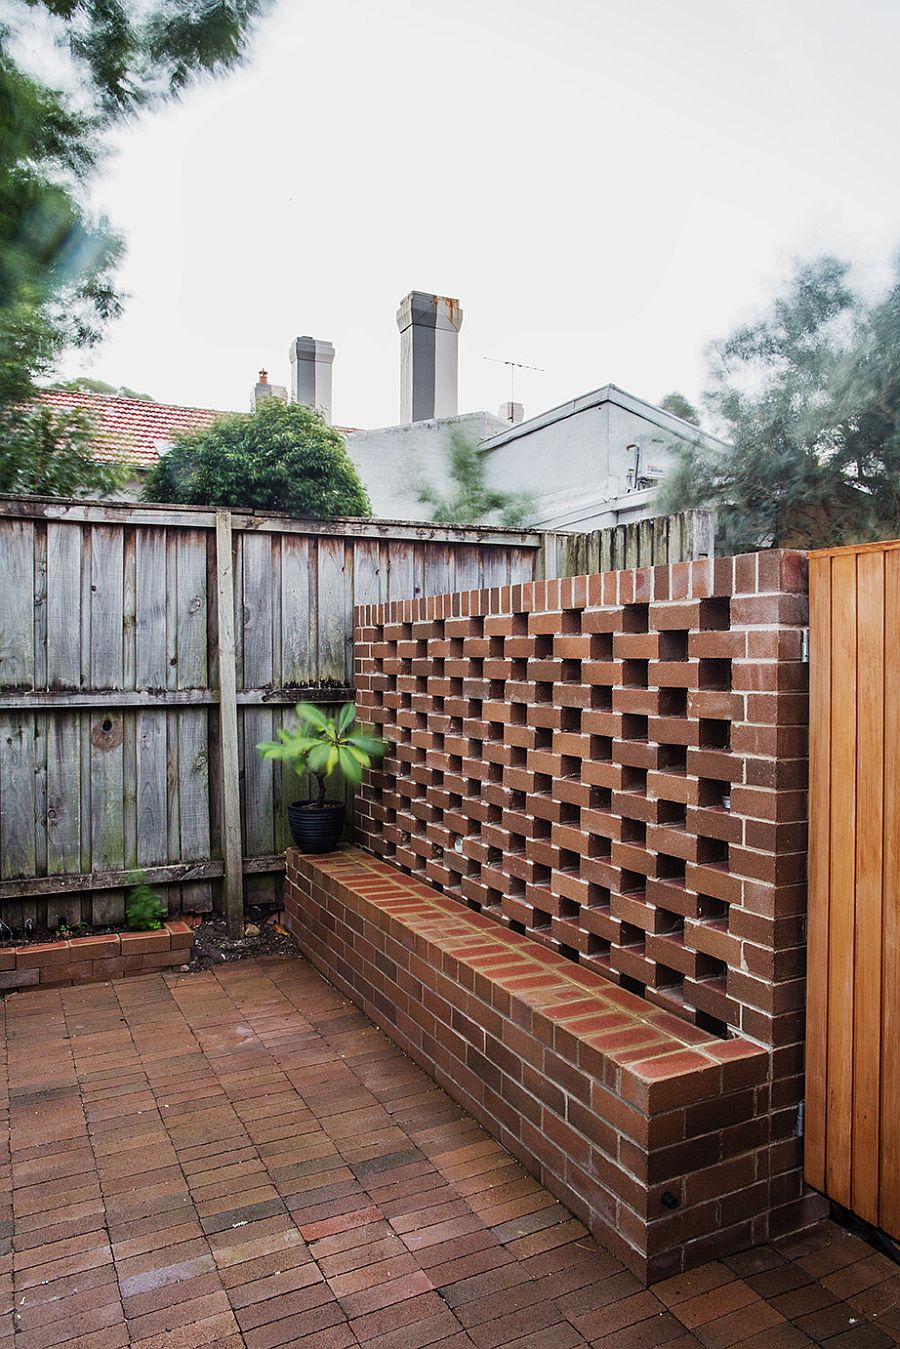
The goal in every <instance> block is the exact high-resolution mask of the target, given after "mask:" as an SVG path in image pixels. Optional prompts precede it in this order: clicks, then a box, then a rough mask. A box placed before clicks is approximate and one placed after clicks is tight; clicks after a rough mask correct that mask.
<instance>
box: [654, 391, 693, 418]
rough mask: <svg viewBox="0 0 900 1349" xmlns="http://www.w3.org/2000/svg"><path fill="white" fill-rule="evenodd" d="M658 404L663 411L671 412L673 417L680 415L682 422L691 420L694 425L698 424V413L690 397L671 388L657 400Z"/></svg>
mask: <svg viewBox="0 0 900 1349" xmlns="http://www.w3.org/2000/svg"><path fill="white" fill-rule="evenodd" d="M659 406H660V407H661V408H662V410H663V412H671V413H672V416H673V417H680V418H681V420H682V421H683V422H691V423H692V424H693V425H694V426H699V425H700V414H699V412H698V411H697V409H696V408H695V407H694V405H693V403H692V402H691V401H690V399H688V398H685V396H684V394H683V393H679V392H678V391H677V389H673V390H672V392H671V393H667V394H666V395H665V397H664V398H661V399H660V400H659Z"/></svg>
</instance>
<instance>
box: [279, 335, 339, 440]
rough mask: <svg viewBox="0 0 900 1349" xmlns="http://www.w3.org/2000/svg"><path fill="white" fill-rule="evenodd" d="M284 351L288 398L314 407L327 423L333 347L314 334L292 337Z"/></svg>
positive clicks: (329, 410) (329, 405)
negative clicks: (287, 363) (287, 366)
mask: <svg viewBox="0 0 900 1349" xmlns="http://www.w3.org/2000/svg"><path fill="white" fill-rule="evenodd" d="M288 355H289V356H290V358H291V398H292V399H293V401H294V402H295V403H305V404H306V405H307V407H311V408H316V409H317V410H318V411H319V412H321V414H322V416H323V417H324V418H325V420H326V422H327V423H328V425H329V426H330V425H331V367H332V365H333V364H334V347H333V346H332V344H331V343H330V342H319V341H317V339H316V338H315V337H295V338H294V340H293V342H292V343H291V345H290V348H289V350H288Z"/></svg>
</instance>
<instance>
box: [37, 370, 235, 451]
mask: <svg viewBox="0 0 900 1349" xmlns="http://www.w3.org/2000/svg"><path fill="white" fill-rule="evenodd" d="M40 397H41V402H42V403H44V404H46V405H47V406H48V407H51V408H53V409H54V410H55V411H56V412H75V411H77V412H86V413H88V414H89V415H90V416H92V417H93V418H94V419H95V420H96V423H97V452H96V454H97V458H98V459H117V458H120V457H121V458H124V459H127V460H128V461H129V462H131V463H133V464H134V465H135V466H136V467H138V468H150V467H151V466H152V465H153V464H155V463H156V461H157V459H158V458H159V446H160V445H166V444H168V443H169V442H170V441H171V439H172V436H173V435H174V433H175V432H176V431H194V430H197V429H199V428H200V427H204V426H209V425H210V423H211V422H214V421H215V420H216V418H217V417H227V416H228V415H229V414H228V413H227V412H224V411H221V410H217V409H215V408H184V407H175V406H173V405H172V404H171V403H148V402H145V401H144V400H142V399H140V398H117V397H116V396H115V395H114V394H107V393H74V392H70V391H69V390H67V389H42V390H41V395H40Z"/></svg>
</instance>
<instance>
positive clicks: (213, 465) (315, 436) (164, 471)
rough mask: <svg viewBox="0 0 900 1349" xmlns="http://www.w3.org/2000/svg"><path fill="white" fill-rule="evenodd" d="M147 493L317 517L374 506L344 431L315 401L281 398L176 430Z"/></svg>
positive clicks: (160, 498) (200, 503) (359, 512)
mask: <svg viewBox="0 0 900 1349" xmlns="http://www.w3.org/2000/svg"><path fill="white" fill-rule="evenodd" d="M143 495H144V500H145V501H174V502H179V503H180V504H181V505H196V506H237V507H243V508H244V509H248V510H263V511H267V510H269V511H287V512H288V514H289V515H294V516H307V517H311V518H313V519H328V518H330V517H333V516H335V515H365V516H368V515H371V514H372V507H371V505H370V503H369V498H368V494H367V493H366V489H365V488H364V487H363V485H362V483H361V482H360V479H359V475H358V473H357V472H356V469H355V467H354V466H353V461H352V460H351V458H350V456H349V454H348V453H347V448H346V446H345V445H344V442H343V440H342V439H341V435H340V433H339V432H338V431H335V429H334V427H333V426H328V424H327V423H326V422H325V421H324V419H323V418H322V416H321V415H320V414H319V413H318V412H316V411H315V410H314V409H313V408H309V407H306V406H305V405H304V404H303V403H285V402H284V401H283V400H282V399H281V398H267V399H266V401H265V402H264V403H262V404H261V405H260V406H259V407H258V408H256V409H255V411H253V412H238V413H234V414H233V415H231V416H227V417H220V418H219V419H218V420H216V421H215V422H213V424H212V425H211V426H208V427H204V428H203V429H202V430H200V431H190V432H186V433H184V434H182V435H179V436H176V437H175V443H174V444H173V446H172V448H171V449H170V450H168V451H167V452H166V453H165V454H164V455H163V456H162V458H161V459H160V460H159V462H158V463H157V464H155V465H154V466H153V468H152V469H151V470H150V472H149V473H148V474H147V478H146V481H145V483H144V491H143Z"/></svg>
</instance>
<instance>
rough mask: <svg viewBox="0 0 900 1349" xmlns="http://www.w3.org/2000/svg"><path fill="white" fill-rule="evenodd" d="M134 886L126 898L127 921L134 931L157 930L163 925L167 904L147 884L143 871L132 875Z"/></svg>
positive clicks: (130, 928)
mask: <svg viewBox="0 0 900 1349" xmlns="http://www.w3.org/2000/svg"><path fill="white" fill-rule="evenodd" d="M131 879H132V881H133V882H134V885H133V888H132V889H131V890H129V892H128V897H127V899H126V900H125V921H126V923H127V924H128V927H129V930H130V931H132V932H156V931H158V930H159V928H161V927H162V925H163V919H164V918H165V916H166V906H165V904H163V902H162V900H161V899H160V898H159V896H158V895H156V894H155V893H154V892H153V890H151V888H150V886H149V885H148V884H147V878H146V876H145V875H144V874H143V872H140V871H138V872H136V873H135V874H134V875H133V876H132V877H131Z"/></svg>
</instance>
